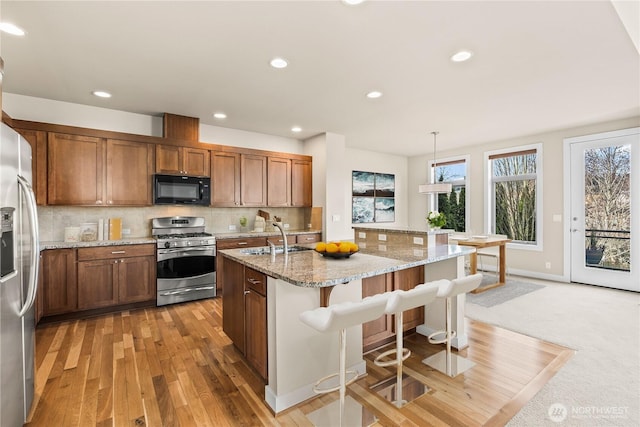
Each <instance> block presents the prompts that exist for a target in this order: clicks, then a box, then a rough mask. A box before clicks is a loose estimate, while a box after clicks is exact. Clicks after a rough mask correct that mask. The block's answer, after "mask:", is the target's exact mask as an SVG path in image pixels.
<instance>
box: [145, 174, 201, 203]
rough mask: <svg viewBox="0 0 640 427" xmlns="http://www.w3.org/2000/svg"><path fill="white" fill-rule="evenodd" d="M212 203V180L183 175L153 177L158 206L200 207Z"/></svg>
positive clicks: (155, 201) (155, 198) (157, 175)
mask: <svg viewBox="0 0 640 427" xmlns="http://www.w3.org/2000/svg"><path fill="white" fill-rule="evenodd" d="M210 202H211V178H208V177H200V176H183V175H160V174H156V175H153V203H154V204H156V205H200V206H209V204H210Z"/></svg>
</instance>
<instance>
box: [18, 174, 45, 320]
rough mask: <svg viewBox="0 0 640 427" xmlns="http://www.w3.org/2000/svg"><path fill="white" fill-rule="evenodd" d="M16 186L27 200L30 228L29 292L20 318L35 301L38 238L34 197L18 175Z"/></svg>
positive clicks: (38, 252)
mask: <svg viewBox="0 0 640 427" xmlns="http://www.w3.org/2000/svg"><path fill="white" fill-rule="evenodd" d="M18 186H19V187H20V188H22V189H23V190H24V194H25V196H26V198H27V200H26V202H27V203H25V205H26V206H27V213H28V214H29V224H30V227H31V230H30V231H31V233H29V234H30V236H29V237H30V238H31V242H30V243H31V265H30V266H29V274H30V277H29V290H28V291H27V298H26V301H25V302H24V306H23V307H22V310H20V312H19V313H18V315H19V316H20V317H22V316H24V315H25V314H26V313H27V312H28V311H29V310H30V309H31V307H32V306H33V303H34V302H35V300H36V291H37V286H38V268H39V263H38V257H39V256H40V238H39V236H38V215H37V213H36V209H37V207H36V197H35V195H34V193H33V188H32V187H31V184H29V181H27V180H26V179H25V178H23V177H22V176H20V175H18Z"/></svg>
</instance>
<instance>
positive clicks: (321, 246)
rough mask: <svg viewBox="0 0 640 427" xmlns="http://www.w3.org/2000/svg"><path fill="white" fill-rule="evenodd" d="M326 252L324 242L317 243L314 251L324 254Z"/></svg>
mask: <svg viewBox="0 0 640 427" xmlns="http://www.w3.org/2000/svg"><path fill="white" fill-rule="evenodd" d="M326 250H327V244H326V243H325V242H318V244H317V245H316V251H318V252H324V251H326Z"/></svg>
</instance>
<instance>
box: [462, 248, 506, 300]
mask: <svg viewBox="0 0 640 427" xmlns="http://www.w3.org/2000/svg"><path fill="white" fill-rule="evenodd" d="M456 241H457V243H458V244H459V245H461V246H473V247H475V248H476V250H477V249H482V248H489V247H491V246H498V247H499V259H500V260H499V262H498V278H499V279H498V281H497V282H496V283H492V284H490V285H485V286H482V287H479V288H476V289H475V290H473V291H471V293H473V294H478V293H480V292H484V291H488V290H489V289H493V288H497V287H499V286H504V284H505V282H506V271H507V259H506V253H507V251H506V245H507V243H509V242H510V241H511V239H506V238H502V237H487V238H486V239H481V238H474V237H471V238H468V239H460V240H458V239H456ZM470 261H471V266H470V267H471V274H476V273H477V272H478V254H477V253H476V252H474V253H472V254H471V255H470Z"/></svg>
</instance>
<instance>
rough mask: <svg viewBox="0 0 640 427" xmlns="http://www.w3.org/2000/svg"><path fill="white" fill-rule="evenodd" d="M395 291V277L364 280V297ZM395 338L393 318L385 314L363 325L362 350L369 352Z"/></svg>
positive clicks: (385, 275) (382, 275) (374, 277)
mask: <svg viewBox="0 0 640 427" xmlns="http://www.w3.org/2000/svg"><path fill="white" fill-rule="evenodd" d="M392 290H393V276H392V275H391V274H381V275H379V276H373V277H367V278H364V279H362V297H363V298H364V297H368V296H372V295H377V294H382V293H385V292H390V291H392ZM391 337H393V316H392V315H388V314H385V315H383V316H380V317H379V318H378V319H376V320H372V321H370V322H366V323H363V324H362V348H363V351H369V350H372V349H374V348H376V347H377V346H378V343H380V342H384V341H390V340H391Z"/></svg>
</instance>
